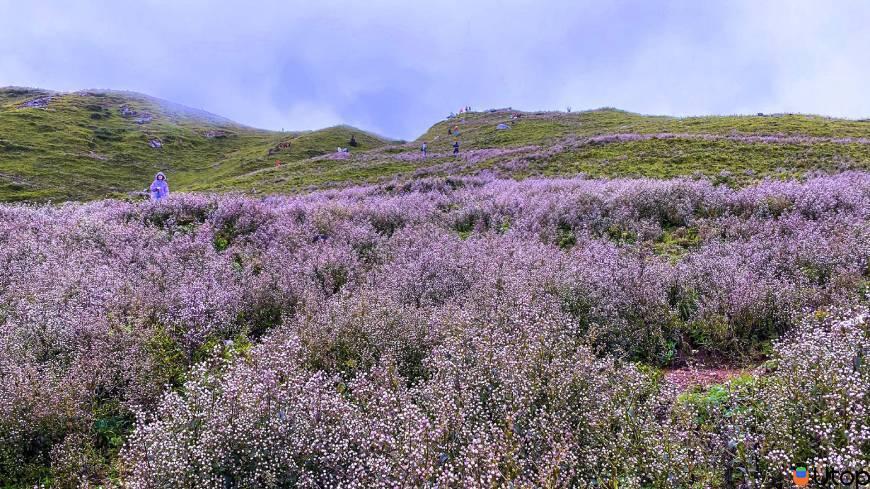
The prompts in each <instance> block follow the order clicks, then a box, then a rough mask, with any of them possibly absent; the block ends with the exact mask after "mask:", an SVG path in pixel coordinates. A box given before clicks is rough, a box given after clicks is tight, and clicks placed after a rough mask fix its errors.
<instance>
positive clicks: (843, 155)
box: [223, 109, 870, 192]
mask: <svg viewBox="0 0 870 489" xmlns="http://www.w3.org/2000/svg"><path fill="white" fill-rule="evenodd" d="M499 124H504V125H506V126H507V127H508V129H501V130H500V129H498V125H499ZM450 131H458V133H459V134H458V136H457V135H455V133H454V134H451V133H450ZM457 140H458V141H459V142H460V145H461V151H460V156H459V158H454V157H453V156H452V145H453V143H454V141H457ZM423 141H426V142H428V144H429V157H428V158H426V159H425V160H423V159H422V158H420V156H421V155H420V150H419V147H420V144H421V143H422V142H423ZM329 163H330V164H329V165H324V164H323V163H322V162H300V163H299V164H298V165H293V166H287V167H282V168H280V169H275V168H266V169H263V170H258V171H256V172H252V173H250V174H246V175H241V176H238V177H234V178H232V179H230V180H227V181H225V182H224V183H223V185H224V186H225V187H231V188H236V189H257V190H258V191H261V192H283V191H289V190H298V189H304V188H307V187H308V186H315V187H321V186H328V185H343V184H347V183H348V182H373V181H382V180H389V179H394V178H410V177H414V176H430V175H440V176H443V175H457V174H475V173H478V172H481V171H490V172H493V173H495V174H497V175H500V176H507V177H513V178H524V177H529V176H555V175H563V176H564V175H576V174H580V173H582V174H586V175H588V176H591V177H654V178H671V177H676V176H689V175H699V174H700V175H706V176H708V177H711V178H714V179H717V180H720V181H725V182H727V183H731V184H735V185H740V184H744V183H748V182H751V181H755V180H758V179H759V178H764V177H779V178H788V177H795V176H802V175H804V174H806V173H808V172H814V171H821V172H837V171H842V170H847V169H864V170H866V169H868V168H870V121H868V120H859V121H855V120H844V119H832V118H827V117H820V116H811V115H793V114H788V115H779V114H777V115H756V116H710V117H688V118H676V117H663V116H644V115H639V114H633V113H629V112H625V111H620V110H616V109H599V110H592V111H585V112H575V113H563V112H537V113H528V112H519V111H513V110H496V111H487V112H477V113H469V114H463V115H461V116H458V117H455V118H451V119H448V120H445V121H442V122H439V123H437V124H435V125H434V126H432V127H431V128H430V129H429V130H428V131H427V132H426V133H425V134H423V135H422V136H420V137H419V138H418V139H417V140H416V141H414V142H411V143H407V144H403V145H392V146H388V147H385V148H379V149H376V150H374V151H369V152H366V153H364V154H359V153H357V154H353V155H351V158H349V159H344V160H338V161H331V162H329Z"/></svg>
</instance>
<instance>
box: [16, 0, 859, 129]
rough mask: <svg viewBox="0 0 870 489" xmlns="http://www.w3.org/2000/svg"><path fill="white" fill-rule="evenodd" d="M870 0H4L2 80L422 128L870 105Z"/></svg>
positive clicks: (292, 122) (235, 110) (252, 120)
mask: <svg viewBox="0 0 870 489" xmlns="http://www.w3.org/2000/svg"><path fill="white" fill-rule="evenodd" d="M867 18H870V4H867V3H866V2H860V1H849V0H841V1H838V2H830V3H823V2H810V1H788V2H785V1H778V0H770V1H765V2H758V1H748V0H742V1H727V2H726V1H718V0H712V1H709V2H687V1H679V0H666V1H661V2H647V1H642V0H636V1H627V0H626V1H612V2H592V1H577V0H564V1H542V0H538V1H532V0H502V1H496V0H491V1H475V2H467V1H460V0H443V1H441V0H437V1H427V2H408V1H396V0H371V1H368V2H358V1H351V0H346V1H341V0H325V1H319V2H302V1H298V2H286V1H280V0H265V1H250V2H245V3H239V2H230V1H218V0H210V1H204V0H191V1H185V2H177V1H170V0H144V1H140V2H135V3H133V2H117V1H105V0H99V1H80V2H67V1H61V0H32V1H28V2H17V1H12V0H0V85H9V84H15V85H29V86H40V87H45V88H54V89H61V90H75V89H81V88H117V89H129V90H137V91H142V92H145V93H148V94H151V95H155V96H158V97H161V98H165V99H169V100H173V101H176V102H179V103H183V104H186V105H190V106H194V107H198V108H203V109H205V110H209V111H211V112H215V113H217V114H220V115H224V116H226V117H230V118H232V119H235V120H237V121H239V122H242V123H245V124H248V125H252V126H257V127H266V128H271V129H281V127H284V128H287V129H290V128H293V129H298V128H316V127H319V126H321V125H331V124H335V123H338V122H345V123H350V124H355V125H361V126H363V127H365V128H367V129H371V130H375V131H378V132H381V133H384V134H386V135H389V136H394V137H403V138H414V137H416V136H417V135H419V134H420V133H422V132H423V131H425V129H426V128H427V127H428V126H429V125H430V124H432V123H433V122H435V121H436V120H438V119H439V118H441V117H443V116H444V115H446V114H447V113H449V112H450V111H451V110H456V108H457V107H460V106H463V105H466V104H471V105H472V106H474V107H477V108H486V107H498V106H514V107H521V108H527V109H563V108H564V107H565V106H567V105H571V106H572V107H573V108H574V109H582V108H594V107H599V106H604V105H608V106H617V107H620V108H624V109H628V110H634V111H639V112H644V113H667V114H674V115H688V114H706V113H740V112H743V113H745V112H750V113H752V112H757V111H764V112H775V111H793V112H816V113H823V114H829V115H837V116H849V117H862V116H867V115H870V98H868V97H866V95H865V93H864V92H865V89H864V87H863V86H862V83H861V80H866V79H867V75H870V73H868V71H870V67H868V65H867V63H863V62H862V60H863V59H864V58H865V57H866V52H865V51H866V48H867V46H870V34H868V32H870V31H868V30H867V29H865V28H864V26H863V25H862V21H863V20H864V19H867Z"/></svg>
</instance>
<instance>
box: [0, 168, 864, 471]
mask: <svg viewBox="0 0 870 489" xmlns="http://www.w3.org/2000/svg"><path fill="white" fill-rule="evenodd" d="M868 218H870V174H866V173H860V172H852V173H843V174H840V175H838V176H830V177H819V178H811V179H809V180H807V181H805V182H798V181H790V182H778V181H765V182H762V183H760V184H758V185H756V186H753V187H748V188H744V189H739V190H734V189H729V188H727V187H724V186H715V185H713V184H711V183H710V182H707V181H703V180H700V181H695V180H671V181H656V180H646V179H642V180H610V181H605V180H584V179H558V180H526V181H522V182H515V181H506V180H495V179H491V178H486V177H474V178H453V177H451V178H440V179H436V178H432V179H421V180H414V181H409V182H405V183H392V184H385V185H380V186H371V187H357V188H351V189H347V190H334V191H323V192H318V193H314V194H310V195H303V196H297V197H266V198H263V199H259V200H258V199H250V198H243V197H237V196H208V195H184V194H178V195H174V196H173V197H172V198H171V199H169V200H168V201H166V202H161V203H124V202H118V201H102V202H95V203H90V204H66V205H63V206H60V207H51V206H26V205H2V206H0V267H2V269H3V270H4V273H3V274H0V298H2V300H0V480H4V481H6V480H9V481H12V482H11V483H21V484H25V483H33V481H34V480H39V479H41V478H43V477H45V476H50V477H53V478H54V480H56V481H58V483H59V484H61V483H65V482H67V481H69V485H73V486H74V485H76V484H86V483H92V482H98V481H105V480H107V479H108V478H109V477H110V475H111V474H116V476H117V477H119V478H120V480H122V481H123V482H124V483H125V484H127V485H129V486H131V487H163V486H167V487H174V486H195V487H259V486H268V487H286V486H311V487H314V486H317V487H320V486H337V485H342V486H347V487H351V486H360V487H378V486H382V487H387V486H389V487H394V486H408V485H411V486H415V485H438V486H451V487H460V486H462V487H464V486H470V487H483V486H488V487H489V486H494V485H507V484H511V483H512V484H514V485H520V486H566V487H567V486H591V485H596V484H597V485H605V486H606V485H612V484H616V481H619V483H620V484H622V485H627V486H641V485H651V486H654V487H680V486H685V487H688V486H690V485H692V484H701V485H702V486H703V485H705V484H706V485H712V486H715V484H716V483H717V481H718V482H721V480H722V479H721V477H722V473H723V470H724V469H723V466H722V465H721V464H722V463H723V462H722V461H723V460H724V459H726V458H727V457H725V456H724V455H723V454H724V453H726V451H727V450H730V449H729V448H728V446H729V445H728V443H726V442H728V440H731V441H733V443H735V444H737V445H735V446H739V447H744V448H745V449H744V448H740V449H739V450H737V451H736V452H734V453H738V452H739V453H738V454H746V453H758V459H759V460H762V459H763V460H765V461H766V462H764V463H763V464H762V463H761V462H758V463H757V464H756V465H757V466H755V465H754V466H753V467H751V468H747V466H746V465H745V463H746V462H744V461H743V459H739V460H738V458H739V457H737V455H735V456H734V457H732V458H731V459H729V460H731V462H729V463H731V464H732V465H733V466H734V467H735V469H734V470H735V473H737V472H739V471H738V470H737V468H739V467H742V468H744V469H746V472H745V473H750V472H752V471H755V472H752V473H756V474H759V475H758V477H768V478H772V477H779V475H778V474H779V473H780V471H781V462H782V461H783V460H784V458H783V457H784V456H783V455H780V452H778V451H775V450H774V451H771V450H772V448H771V447H779V445H776V444H772V443H770V442H763V441H759V440H765V439H766V440H770V439H772V438H773V437H776V436H779V435H778V434H777V433H778V432H776V431H775V430H776V429H777V428H776V426H785V425H787V421H788V420H791V419H792V418H791V417H790V416H792V414H793V413H796V412H797V411H794V410H791V411H789V410H787V409H786V407H785V406H786V405H787V404H788V403H789V402H792V401H794V400H795V399H797V398H795V397H794V396H793V394H792V393H790V392H789V391H788V390H787V389H786V388H785V387H783V388H779V387H777V385H779V384H784V383H786V382H787V380H788V378H789V376H790V375H792V374H790V373H789V372H792V373H794V372H799V373H800V375H805V376H806V377H807V378H808V382H813V383H814V384H813V385H817V386H818V389H820V390H818V391H813V392H814V394H813V395H816V394H818V395H820V396H822V397H821V398H820V399H828V398H827V397H824V396H826V395H829V396H830V399H828V400H824V401H819V402H822V404H820V405H819V406H818V407H819V408H820V409H822V408H824V409H828V411H824V412H825V413H827V414H825V415H824V416H822V417H818V418H816V417H814V416H815V415H814V414H813V413H812V412H810V411H807V412H804V411H801V412H800V413H799V414H800V415H802V416H804V415H805V416H807V418H806V421H807V423H808V424H807V428H806V430H805V431H803V432H801V433H800V434H799V435H795V436H799V437H800V438H799V440H810V441H808V442H807V443H806V446H809V447H816V448H813V449H812V450H811V453H810V452H808V456H810V455H811V456H813V457H815V459H814V460H824V461H826V462H829V461H832V460H836V461H837V463H842V464H843V465H849V464H855V463H859V462H860V461H861V460H864V461H866V460H867V458H868V457H867V455H868V454H867V451H866V450H867V448H866V447H867V444H866V443H865V441H864V440H865V438H862V437H864V433H865V425H866V423H865V424H860V423H857V422H856V421H855V418H854V416H859V415H860V413H859V414H848V413H846V414H844V412H845V411H842V409H841V408H843V409H845V406H846V405H845V404H838V403H839V402H840V401H839V400H838V399H839V398H840V396H843V395H845V393H846V392H850V393H852V394H854V395H858V396H859V398H858V399H861V398H860V396H866V395H867V394H866V392H867V390H866V388H865V387H866V376H865V377H861V376H860V375H865V374H866V369H867V366H866V362H865V363H862V364H861V365H859V367H858V369H859V371H860V372H863V373H861V374H860V375H859V376H858V377H854V376H849V375H851V374H848V373H843V374H842V376H840V377H837V375H840V374H836V375H835V373H836V372H840V370H839V369H842V368H845V367H844V365H845V364H843V363H842V362H840V360H838V359H839V357H834V356H830V355H829V356H825V355H826V354H825V352H824V351H823V350H824V345H826V344H828V343H825V342H826V341H828V342H830V341H834V340H833V339H830V338H831V337H832V336H831V335H836V334H839V333H836V331H839V330H837V329H836V328H833V329H832V328H828V329H823V330H817V329H813V330H812V331H822V332H818V333H812V334H810V333H805V332H802V333H799V336H798V337H797V338H798V340H799V341H803V342H804V343H802V344H803V345H804V346H801V347H800V348H802V349H803V350H806V351H810V350H811V351H812V352H813V353H812V355H811V356H809V357H807V359H806V360H801V359H800V358H796V357H798V356H799V351H798V350H797V349H790V348H791V347H789V346H787V345H789V344H791V343H788V342H783V343H781V344H780V346H778V347H777V348H778V350H776V351H777V352H778V353H777V354H778V355H779V356H780V357H782V361H781V362H780V364H779V367H776V370H775V372H777V373H775V374H772V375H770V376H769V379H770V380H769V382H770V384H767V382H768V381H767V380H765V381H764V382H762V383H760V384H759V385H758V386H757V387H753V388H752V390H751V391H750V394H748V395H750V397H749V399H750V400H755V401H757V402H758V404H753V405H752V406H755V407H753V408H752V409H749V408H745V409H744V408H742V407H740V406H743V404H739V405H738V404H734V403H737V402H738V401H739V402H744V401H745V400H746V399H744V398H737V397H735V398H734V399H733V400H732V399H731V398H729V400H728V401H727V402H728V403H732V404H734V405H735V406H737V407H739V408H740V413H741V416H743V415H744V414H745V416H744V417H735V416H734V413H735V412H736V411H732V412H731V414H727V413H726V410H725V408H724V407H723V406H726V404H722V403H720V404H716V405H714V406H708V405H706V404H703V405H698V404H692V403H681V401H680V399H679V398H677V397H676V394H675V393H674V392H671V390H670V388H669V387H668V385H669V384H667V383H665V382H659V381H658V380H657V376H656V375H655V374H654V373H651V369H650V368H649V367H646V366H644V365H657V366H663V365H675V364H680V363H682V362H685V361H687V360H690V359H692V358H693V357H694V356H696V355H703V356H705V357H709V358H718V359H723V360H732V361H734V360H738V359H742V358H751V357H753V356H756V355H760V354H762V353H764V352H765V351H766V350H767V348H768V347H769V344H770V342H771V341H774V340H776V339H777V338H780V337H782V335H783V334H786V335H787V336H786V338H791V336H788V332H789V331H792V330H794V328H795V327H796V325H798V324H799V323H800V319H801V318H802V317H804V316H805V315H806V313H807V311H811V310H818V309H820V308H832V307H843V306H848V305H852V304H855V303H856V302H858V301H860V300H862V297H863V296H862V294H863V293H864V290H866V284H867V281H868V260H870V228H868V226H867V222H868ZM856 324H857V323H856ZM862 324H863V323H862ZM809 327H810V326H805V328H809ZM841 329H842V328H841ZM799 331H805V330H803V329H801V330H799ZM850 331H852V333H849V334H851V335H852V336H849V338H850V340H849V341H852V340H854V339H855V337H856V336H855V335H858V334H859V333H860V332H862V331H863V332H864V334H866V328H865V327H864V326H863V325H853V326H852V329H851V330H850ZM836 341H839V340H836ZM841 343H842V344H843V345H845V340H843V341H842V342H841ZM837 344H838V345H840V343H837ZM859 344H860V342H859ZM844 348H845V346H844ZM857 351H858V350H855V351H854V352H857ZM862 351H863V350H862ZM849 352H853V350H849ZM854 352H853V353H854ZM847 355H851V356H850V357H848V358H852V357H854V356H855V355H857V353H855V355H853V354H852V353H847ZM844 358H845V357H844ZM843 361H845V360H843ZM850 361H851V360H850ZM789 362H791V363H789ZM800 362H806V363H800ZM810 362H815V363H810ZM826 362H827V363H826ZM837 362H840V363H837ZM811 365H819V366H820V370H819V371H818V372H816V371H812V370H811V369H810V366H811ZM789 369H791V370H789ZM801 369H802V370H801ZM861 369H864V370H861ZM847 374H848V375H847ZM795 375H796V374H795ZM762 378H764V379H767V378H768V377H767V376H765V377H762ZM826 379H835V380H836V381H837V382H839V384H837V385H838V387H836V388H832V390H827V391H825V390H824V388H823V387H822V386H823V385H824V382H826V381H827V380H826ZM848 382H851V383H848ZM777 389H779V390H777ZM862 389H863V390H862ZM808 395H809V394H808ZM789 396H792V397H789ZM813 399H815V398H813ZM865 399H866V397H865ZM753 402H754V401H753ZM765 403H766V404H765ZM824 403H830V404H824ZM865 404H866V403H865ZM766 405H769V406H770V409H771V411H769V412H768V408H767V407H765V406H766ZM774 406H782V409H785V411H783V413H784V414H781V413H778V412H776V413H775V412H773V411H772V410H773V409H774ZM825 406H827V407H825ZM849 406H852V407H854V406H855V405H854V403H853V404H850V405H849ZM735 409H736V408H735ZM777 409H779V408H777ZM850 409H851V408H850ZM720 411H721V413H720ZM789 413H792V414H789ZM720 414H721V417H717V416H720ZM726 414H727V416H726ZM794 415H795V416H796V415H797V414H794ZM729 416H730V417H729ZM820 416H821V415H820ZM837 416H839V417H837ZM738 418H739V419H740V420H742V421H741V423H744V424H740V425H738V424H734V423H736V421H734V422H733V423H732V422H731V420H732V419H735V420H736V419H738ZM832 419H833V420H835V421H836V422H837V423H852V424H851V425H850V424H842V425H836V426H833V427H830V426H829V423H832V422H833V421H831V420H832ZM862 419H863V418H862ZM855 423H857V424H855ZM840 427H842V430H845V431H842V430H841V428H840ZM838 430H839V431H838ZM843 433H845V434H846V435H843ZM844 436H845V438H844ZM728 437H730V438H728ZM813 437H815V438H813ZM723 440H724V441H723ZM843 440H846V441H843ZM854 440H857V441H854ZM723 443H724V445H723ZM122 446H123V449H122ZM802 446H803V445H802ZM819 447H821V448H819ZM732 448H733V447H732ZM777 449H780V448H777ZM856 450H857V451H856ZM862 450H863V451H862ZM732 451H733V450H732ZM728 453H731V452H728ZM795 453H796V452H794V453H793V452H787V453H786V454H787V455H788V456H797V455H795ZM798 455H801V456H803V452H801V453H800V454H798ZM741 456H742V455H741ZM753 463H755V462H753ZM741 464H743V465H741ZM765 464H766V465H765ZM641 469H643V470H641ZM749 469H751V470H749ZM771 474H774V475H771ZM753 477H754V476H753ZM771 480H772V479H771ZM699 481H700V482H699Z"/></svg>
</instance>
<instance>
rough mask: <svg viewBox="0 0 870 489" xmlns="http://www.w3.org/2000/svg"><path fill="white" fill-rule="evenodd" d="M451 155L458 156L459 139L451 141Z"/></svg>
mask: <svg viewBox="0 0 870 489" xmlns="http://www.w3.org/2000/svg"><path fill="white" fill-rule="evenodd" d="M453 156H459V140H458V139H457V140H456V141H455V142H454V143H453Z"/></svg>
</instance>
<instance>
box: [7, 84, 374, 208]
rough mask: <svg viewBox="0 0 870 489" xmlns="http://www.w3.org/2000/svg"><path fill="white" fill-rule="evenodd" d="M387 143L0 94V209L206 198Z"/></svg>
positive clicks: (345, 132) (128, 100)
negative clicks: (148, 190)
mask: <svg viewBox="0 0 870 489" xmlns="http://www.w3.org/2000/svg"><path fill="white" fill-rule="evenodd" d="M352 134H354V135H355V137H356V140H357V141H358V142H359V146H358V148H360V149H371V148H375V147H379V146H381V145H383V144H385V143H386V141H385V140H383V139H381V138H379V137H377V136H374V135H371V134H369V133H366V132H363V131H360V130H357V129H354V128H352V127H347V126H339V127H333V128H329V129H323V130H319V131H308V132H293V133H282V132H272V131H264V130H259V129H253V128H249V127H245V126H241V125H239V124H236V123H234V122H232V121H230V120H228V119H224V118H222V117H219V116H216V115H213V114H209V113H207V112H203V111H199V110H195V109H190V108H187V107H183V106H179V105H177V104H172V103H170V102H166V101H162V100H159V99H155V98H152V97H147V96H144V95H140V94H135V93H128V92H113V91H84V92H76V93H56V92H49V91H46V90H35V89H24V88H4V89H0V200H4V201H20V200H32V201H45V200H54V201H60V200H88V199H94V198H99V197H105V196H112V195H119V194H126V193H128V192H131V191H139V190H142V189H144V188H145V187H147V185H148V184H149V183H150V181H151V178H152V177H153V175H154V173H156V172H157V171H161V170H162V171H165V172H167V173H168V174H169V175H170V176H171V183H172V188H173V190H185V189H192V188H194V187H198V188H208V187H210V186H216V185H218V184H219V183H220V182H222V181H224V180H226V179H228V178H231V177H233V176H237V175H242V174H245V173H248V172H251V171H254V170H257V169H259V168H263V167H265V166H268V165H274V160H276V159H277V160H281V161H287V162H292V161H296V160H303V159H306V158H311V157H313V156H318V155H321V154H324V153H327V152H332V151H335V148H336V147H337V146H347V142H348V140H349V139H350V136H351V135H352Z"/></svg>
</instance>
